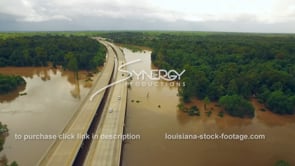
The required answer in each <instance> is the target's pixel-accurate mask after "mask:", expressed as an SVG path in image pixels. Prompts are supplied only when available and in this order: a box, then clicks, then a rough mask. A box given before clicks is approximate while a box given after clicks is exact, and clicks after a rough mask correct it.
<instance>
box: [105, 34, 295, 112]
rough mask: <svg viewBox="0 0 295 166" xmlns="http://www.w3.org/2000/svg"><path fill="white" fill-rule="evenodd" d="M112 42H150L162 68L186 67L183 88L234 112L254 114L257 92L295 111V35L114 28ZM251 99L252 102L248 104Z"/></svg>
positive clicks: (275, 107)
mask: <svg viewBox="0 0 295 166" xmlns="http://www.w3.org/2000/svg"><path fill="white" fill-rule="evenodd" d="M104 36H105V37H108V38H110V39H112V40H114V42H118V43H124V44H135V45H142V46H148V47H150V48H152V49H153V52H152V61H153V63H154V64H155V65H156V66H158V67H159V68H165V69H176V70H180V71H181V70H182V69H186V72H185V74H184V76H183V77H182V78H181V80H180V81H182V82H185V85H186V86H185V87H182V88H180V89H179V94H180V96H181V98H182V100H183V101H184V102H189V101H190V100H191V99H192V97H198V98H199V99H204V98H205V97H208V98H209V99H210V100H211V101H219V103H220V104H221V105H222V106H223V107H224V108H225V110H226V111H227V112H229V113H230V114H231V115H233V116H239V117H243V116H250V117H253V116H254V109H253V107H252V106H251V104H250V103H249V102H247V101H245V99H249V98H250V97H257V98H258V99H259V101H260V102H261V103H264V104H265V105H266V106H267V107H268V108H269V109H270V110H271V111H273V112H275V113H278V114H294V113H295V36H294V35H271V34H269V35H264V34H238V33H202V32H201V33H198V32H196V33H193V32H187V33H180V32H171V33H169V32H162V33H160V32H116V33H107V34H104ZM249 104H250V105H249Z"/></svg>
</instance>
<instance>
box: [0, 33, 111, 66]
mask: <svg viewBox="0 0 295 166" xmlns="http://www.w3.org/2000/svg"><path fill="white" fill-rule="evenodd" d="M105 52H106V50H105V48H104V46H103V45H101V44H100V43H98V42H97V41H95V40H93V39H90V38H88V37H85V36H84V37H83V36H60V35H42V36H41V35H40V36H39V35H34V36H18V37H14V38H7V39H0V67H3V66H47V65H48V63H49V62H50V63H52V64H53V66H56V65H62V66H63V67H65V68H67V67H68V66H71V67H73V65H68V63H69V62H71V63H73V62H76V63H77V64H76V65H77V66H76V67H73V68H77V69H86V70H92V69H95V68H96V67H97V66H100V65H103V63H104V60H105ZM66 54H71V56H66Z"/></svg>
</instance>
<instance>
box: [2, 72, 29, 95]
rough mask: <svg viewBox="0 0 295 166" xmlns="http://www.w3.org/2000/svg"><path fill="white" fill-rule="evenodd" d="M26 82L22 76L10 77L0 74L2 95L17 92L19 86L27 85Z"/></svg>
mask: <svg viewBox="0 0 295 166" xmlns="http://www.w3.org/2000/svg"><path fill="white" fill-rule="evenodd" d="M25 84H26V81H25V80H24V79H23V78H22V77H21V76H8V75H2V74H0V94H5V93H8V92H11V91H13V90H16V89H17V88H18V87H19V86H21V85H25Z"/></svg>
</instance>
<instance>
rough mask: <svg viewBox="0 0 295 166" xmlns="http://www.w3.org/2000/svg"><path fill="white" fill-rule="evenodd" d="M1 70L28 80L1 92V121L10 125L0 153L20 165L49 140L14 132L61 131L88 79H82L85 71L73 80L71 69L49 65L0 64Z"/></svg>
mask: <svg viewBox="0 0 295 166" xmlns="http://www.w3.org/2000/svg"><path fill="white" fill-rule="evenodd" d="M0 73H2V74H13V75H21V76H23V78H24V79H25V80H26V82H27V84H26V86H24V87H20V89H18V91H15V92H12V93H10V94H7V95H0V121H1V122H2V123H4V124H7V126H8V128H9V136H8V137H6V141H5V144H4V150H3V151H2V152H1V153H0V156H3V155H5V156H6V157H7V158H8V160H9V162H11V161H17V163H18V164H19V165H24V166H32V165H36V163H37V162H38V160H39V159H40V158H41V156H42V155H43V154H44V153H45V151H46V150H47V149H48V148H49V146H50V144H51V143H52V141H45V140H30V141H22V140H16V139H15V134H21V135H24V134H39V133H42V134H58V133H60V132H61V131H62V129H63V128H64V127H65V125H66V124H67V122H68V121H69V120H70V118H71V117H72V115H73V114H74V113H75V111H76V110H77V108H78V106H79V104H80V103H81V101H82V99H83V98H84V97H85V96H86V95H87V93H88V91H89V87H90V86H91V82H86V81H85V80H86V75H87V73H86V72H80V73H79V79H80V81H75V79H74V74H73V73H72V72H67V71H62V70H60V69H50V68H48V67H38V68H35V67H27V68H11V67H9V68H0ZM95 77H96V76H95ZM92 79H94V78H92ZM19 93H27V95H24V96H19Z"/></svg>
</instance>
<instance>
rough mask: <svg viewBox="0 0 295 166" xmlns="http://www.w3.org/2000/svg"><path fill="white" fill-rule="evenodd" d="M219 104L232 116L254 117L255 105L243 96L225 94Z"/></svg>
mask: <svg viewBox="0 0 295 166" xmlns="http://www.w3.org/2000/svg"><path fill="white" fill-rule="evenodd" d="M219 104H220V105H221V106H222V107H223V108H224V110H225V111H226V112H228V113H229V114H230V115H232V116H236V117H241V118H242V117H245V116H247V117H254V107H253V106H252V104H251V103H250V102H248V101H247V100H246V99H244V98H243V97H242V96H238V95H232V96H223V97H221V98H220V99H219Z"/></svg>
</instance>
